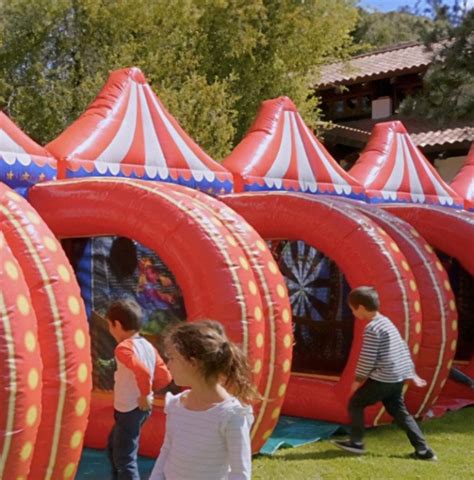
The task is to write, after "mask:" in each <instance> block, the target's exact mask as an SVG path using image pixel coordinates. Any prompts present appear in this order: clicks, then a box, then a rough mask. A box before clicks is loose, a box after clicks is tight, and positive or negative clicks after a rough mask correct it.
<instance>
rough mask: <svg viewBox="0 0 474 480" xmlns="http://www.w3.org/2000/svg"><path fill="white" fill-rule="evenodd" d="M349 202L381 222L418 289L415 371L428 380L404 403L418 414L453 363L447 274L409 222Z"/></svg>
mask: <svg viewBox="0 0 474 480" xmlns="http://www.w3.org/2000/svg"><path fill="white" fill-rule="evenodd" d="M340 201H341V202H344V203H345V204H348V203H350V204H351V205H352V206H353V208H355V209H357V210H359V211H360V212H362V213H363V214H364V215H367V216H368V217H370V218H371V219H372V220H374V221H375V222H376V223H377V224H378V225H380V226H381V227H382V228H383V229H384V230H385V231H386V232H387V233H388V234H389V235H390V236H391V237H392V238H393V239H394V240H395V241H396V242H397V244H398V246H399V247H400V249H401V250H402V252H403V253H404V255H405V256H406V258H407V261H408V263H407V264H403V267H404V269H406V270H407V271H408V270H409V269H411V270H412V271H413V274H414V276H415V279H416V284H417V286H418V288H419V291H420V301H421V312H422V317H423V321H422V324H420V325H419V328H421V329H422V339H421V343H420V353H419V356H418V360H417V363H416V370H417V372H418V374H419V375H420V376H421V377H422V378H424V379H426V380H427V382H428V385H427V387H425V388H408V390H407V393H406V403H407V406H408V409H409V410H410V412H412V413H413V414H414V415H415V416H417V417H420V416H423V415H425V414H426V413H427V412H428V411H429V409H430V407H431V405H432V404H433V403H434V402H436V400H437V398H438V396H439V394H440V392H441V389H442V387H443V386H444V384H445V383H446V380H447V378H448V375H449V370H450V368H451V365H452V363H453V359H454V354H455V349H453V347H455V345H456V339H457V333H458V329H457V326H458V323H457V313H456V309H455V306H454V295H453V292H452V290H451V286H450V283H449V279H448V275H447V273H446V271H445V270H444V268H443V266H442V265H441V263H440V262H439V260H438V257H437V256H436V255H435V253H434V252H433V251H432V249H431V248H428V247H429V245H428V244H427V243H426V240H424V239H423V238H421V236H420V234H419V233H418V232H417V231H416V230H414V229H413V227H412V226H410V225H409V224H408V223H406V222H404V221H403V220H401V219H399V218H398V217H395V216H394V215H391V214H390V213H388V212H386V211H384V210H382V209H380V208H377V207H374V206H372V205H366V204H362V203H360V202H350V201H349V200H340Z"/></svg>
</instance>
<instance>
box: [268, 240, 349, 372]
mask: <svg viewBox="0 0 474 480" xmlns="http://www.w3.org/2000/svg"><path fill="white" fill-rule="evenodd" d="M268 244H269V247H270V250H271V251H272V254H273V256H274V258H275V260H276V262H277V263H278V266H279V268H280V271H281V273H282V274H283V276H284V278H285V282H286V286H287V288H288V295H289V298H290V302H291V306H292V312H293V329H294V341H295V345H294V348H293V366H292V371H293V373H306V374H324V375H337V374H339V373H341V372H342V370H343V369H344V367H345V365H346V362H347V359H348V357H349V352H350V348H351V344H352V337H353V327H354V318H353V315H352V313H351V311H350V309H349V307H348V306H347V302H346V299H347V295H348V293H349V291H350V287H349V285H348V283H347V281H346V279H345V277H344V274H343V273H342V272H341V270H340V269H339V267H338V266H337V264H336V263H335V262H334V261H333V260H332V259H331V258H329V257H328V256H326V255H324V254H323V253H322V252H320V251H319V250H317V249H316V248H314V247H312V246H310V245H308V244H306V243H305V242H304V241H302V240H296V241H289V240H271V241H269V242H268Z"/></svg>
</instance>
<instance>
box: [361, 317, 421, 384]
mask: <svg viewBox="0 0 474 480" xmlns="http://www.w3.org/2000/svg"><path fill="white" fill-rule="evenodd" d="M356 376H357V377H361V378H366V377H369V378H372V379H373V380H377V381H379V382H384V383H397V382H402V381H404V380H407V379H408V378H413V377H414V376H415V368H414V365H413V361H412V359H411V356H410V352H409V350H408V346H407V344H406V343H405V341H404V340H403V338H402V337H401V336H400V333H399V332H398V330H397V328H396V327H395V325H394V324H393V323H392V322H391V321H390V320H389V319H388V318H387V317H384V316H383V315H381V314H380V313H379V314H377V315H376V316H375V317H374V318H373V319H372V320H371V321H370V323H368V324H367V325H366V327H365V330H364V339H363V342H362V349H361V352H360V356H359V360H358V362H357V367H356Z"/></svg>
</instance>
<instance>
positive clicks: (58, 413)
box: [0, 184, 92, 480]
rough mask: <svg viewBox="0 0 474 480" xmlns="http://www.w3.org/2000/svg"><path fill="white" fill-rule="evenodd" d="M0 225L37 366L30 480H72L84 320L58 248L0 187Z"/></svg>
mask: <svg viewBox="0 0 474 480" xmlns="http://www.w3.org/2000/svg"><path fill="white" fill-rule="evenodd" d="M0 207H1V208H0V220H1V224H2V231H3V233H4V235H5V238H6V240H7V242H8V244H9V245H10V247H11V248H12V250H13V251H15V252H21V253H20V254H19V255H18V256H17V261H18V263H19V265H20V267H21V269H22V271H23V272H24V275H25V280H26V283H27V285H28V287H29V290H30V295H31V302H32V306H33V309H34V311H35V314H36V318H37V321H38V340H39V345H40V349H41V357H42V361H43V388H42V414H41V420H40V424H39V429H38V441H37V442H36V444H35V449H34V452H33V458H32V463H31V471H30V477H31V478H41V479H44V480H49V479H55V478H66V479H67V478H73V477H74V474H75V471H76V469H77V465H78V463H79V460H80V455H81V446H82V442H83V438H84V431H85V428H86V426H87V408H88V405H89V398H90V390H91V385H92V381H91V371H92V367H91V355H90V346H89V341H88V335H87V319H86V315H85V311H84V306H83V303H82V300H81V297H80V291H79V286H78V285H77V282H76V281H75V277H74V275H73V272H72V269H71V267H70V266H69V263H68V260H67V258H66V255H65V254H64V252H63V250H62V248H61V245H60V244H59V242H58V241H57V240H56V238H55V237H54V235H53V234H52V233H51V230H50V229H49V228H48V227H47V225H46V224H45V223H44V222H43V220H42V219H41V217H40V216H39V215H38V214H37V212H36V211H35V210H34V209H33V208H32V207H31V205H30V204H28V202H27V201H26V200H24V199H23V198H22V197H20V196H19V195H17V194H15V193H14V192H12V191H11V190H10V189H8V187H6V186H4V185H1V184H0Z"/></svg>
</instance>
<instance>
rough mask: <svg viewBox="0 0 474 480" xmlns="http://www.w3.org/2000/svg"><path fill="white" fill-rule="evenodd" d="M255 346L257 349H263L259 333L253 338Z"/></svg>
mask: <svg viewBox="0 0 474 480" xmlns="http://www.w3.org/2000/svg"><path fill="white" fill-rule="evenodd" d="M255 344H256V345H257V347H258V348H262V347H263V335H262V334H261V333H259V334H258V335H257V337H256V338H255Z"/></svg>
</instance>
